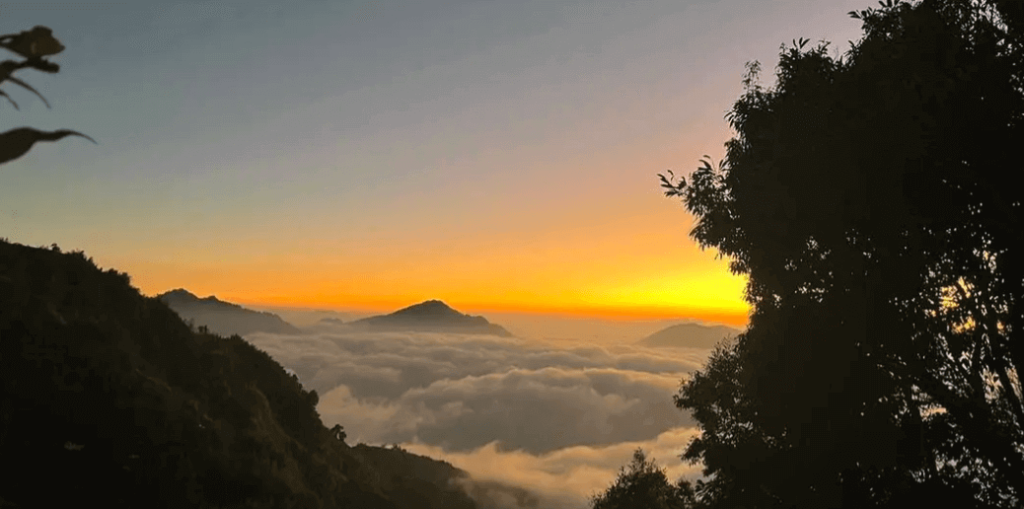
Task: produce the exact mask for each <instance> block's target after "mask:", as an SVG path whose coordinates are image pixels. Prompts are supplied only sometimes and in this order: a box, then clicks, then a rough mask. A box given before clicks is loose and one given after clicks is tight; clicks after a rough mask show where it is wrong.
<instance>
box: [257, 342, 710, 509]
mask: <svg viewBox="0 0 1024 509" xmlns="http://www.w3.org/2000/svg"><path fill="white" fill-rule="evenodd" d="M246 339H247V340H249V341H250V342H251V343H253V344H254V345H255V346H257V347H258V348H260V349H262V350H264V351H266V352H267V353H268V354H270V355H271V356H272V357H274V358H275V359H276V360H277V361H278V362H280V363H281V364H282V365H283V366H285V367H286V368H288V369H289V370H292V371H294V373H295V374H296V375H297V376H298V378H299V380H300V382H302V384H303V386H305V387H306V388H307V389H315V390H316V391H317V394H319V395H320V403H319V405H318V407H317V409H318V411H319V412H320V415H321V418H322V420H323V422H324V424H325V425H327V426H328V427H330V426H333V425H334V424H341V425H342V426H344V428H345V431H346V433H347V434H348V438H347V442H349V443H350V444H352V443H359V442H363V443H368V444H374V445H384V444H399V445H401V446H402V447H403V448H405V449H406V450H409V451H410V452H413V453H416V454H422V455H426V456H430V457H432V458H436V459H440V460H444V461H448V462H449V463H451V464H453V465H454V466H456V467H458V468H461V469H463V470H465V471H467V472H468V473H469V474H470V475H471V476H472V479H473V482H474V483H476V486H475V488H476V489H475V493H476V494H477V497H478V499H479V500H481V501H484V500H486V501H485V503H484V504H482V505H486V506H489V507H492V508H504V507H537V508H541V509H547V508H552V509H553V508H556V507H557V508H565V509H573V508H584V507H587V501H588V498H589V496H590V495H593V494H596V493H599V492H602V491H603V490H604V489H606V488H607V487H608V485H609V484H610V483H611V482H613V481H614V480H615V477H616V475H617V473H618V471H619V469H620V468H621V467H623V466H625V465H627V464H628V463H629V461H630V459H631V456H632V453H633V451H634V450H635V449H636V448H638V447H641V448H643V450H644V451H645V453H647V455H648V457H649V458H651V457H653V458H655V459H656V460H657V463H658V465H659V466H662V467H666V471H667V474H668V476H669V479H670V480H675V479H677V478H679V477H681V476H685V477H687V478H691V479H692V478H695V477H696V476H698V475H699V467H698V466H691V465H688V464H685V463H683V462H682V460H681V459H680V458H679V455H680V454H681V453H682V451H683V450H684V449H685V447H686V444H687V442H688V441H689V440H690V438H691V437H693V436H694V435H695V433H696V430H695V428H694V423H693V421H692V419H690V417H689V416H688V415H687V414H686V413H685V412H683V411H681V410H680V409H678V408H676V407H675V405H674V404H673V400H672V396H673V394H676V393H677V392H678V389H679V384H680V381H681V380H682V379H683V377H684V376H685V375H686V374H688V373H692V372H693V371H695V370H697V369H699V368H700V367H701V366H702V365H703V362H704V361H705V359H706V358H707V356H708V354H709V353H710V352H709V351H708V350H699V349H686V348H674V349H648V348H643V347H638V346H634V345H631V344H618V345H616V344H608V343H604V344H600V345H597V344H593V343H588V342H584V341H576V340H557V341H550V340H549V341H542V340H534V339H530V340H526V339H521V338H499V337H494V336H480V335H462V334H442V333H413V332H408V333H404V332H403V333H399V332H388V333H384V332H376V333H375V332H365V331H356V330H352V329H349V328H348V327H347V326H345V325H323V326H320V327H318V328H317V329H315V330H310V331H309V332H308V333H307V334H304V335H275V334H260V333H257V334H251V335H248V336H246ZM624 343H625V342H624ZM489 485H494V486H498V485H505V486H509V485H511V486H518V487H522V488H526V489H527V490H529V491H530V492H531V493H532V494H533V495H534V496H532V497H528V498H527V499H521V498H520V499H519V500H517V499H516V498H514V497H511V496H509V495H507V494H505V495H503V494H502V493H501V492H500V490H488V489H487V486H489ZM470 488H473V486H470Z"/></svg>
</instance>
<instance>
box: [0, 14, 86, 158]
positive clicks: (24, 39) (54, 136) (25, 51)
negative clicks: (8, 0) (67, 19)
mask: <svg viewBox="0 0 1024 509" xmlns="http://www.w3.org/2000/svg"><path fill="white" fill-rule="evenodd" d="M0 48H4V49H7V50H8V51H11V52H13V53H17V54H18V55H20V56H22V57H24V58H25V60H23V61H21V62H15V61H13V60H4V61H3V62H0V83H3V82H4V81H10V82H11V83H14V84H16V85H19V86H21V87H23V88H25V89H26V90H28V91H30V92H32V93H33V94H35V95H36V96H38V97H39V98H40V99H41V100H42V101H43V103H44V104H46V107H47V108H49V107H50V103H49V102H47V100H46V98H45V97H43V95H42V94H40V93H39V91H38V90H36V89H34V88H32V86H31V85H29V84H28V83H25V82H24V81H22V80H20V79H18V78H15V77H14V76H12V74H13V73H14V72H15V71H17V70H20V69H25V68H32V69H36V70H37V71H42V72H47V73H51V74H52V73H56V72H58V71H59V70H60V66H59V65H57V64H55V63H53V62H51V61H49V60H47V59H46V58H45V57H48V56H50V55H55V54H57V53H60V52H62V51H64V45H63V44H61V43H60V41H58V40H57V39H56V38H55V37H53V31H52V30H50V29H49V28H47V27H44V26H37V27H35V28H33V29H32V30H26V31H24V32H21V33H18V34H7V35H0ZM0 96H2V97H3V98H5V99H7V101H8V102H10V103H11V105H12V106H14V109H19V108H18V103H16V102H14V99H12V98H11V96H10V95H8V94H7V92H5V91H3V90H0ZM67 136H81V137H82V138H85V139H87V140H89V141H91V142H93V143H96V140H94V139H92V138H90V137H88V136H86V135H84V134H82V133H80V132H77V131H72V130H70V129H61V130H59V131H54V132H45V131H40V130H38V129H34V128H31V127H19V128H17V129H11V130H10V131H7V132H4V133H0V164H3V163H6V162H9V161H13V160H14V159H17V158H19V157H21V156H23V155H25V154H26V153H27V152H28V151H29V150H31V148H32V145H34V144H36V143H37V142H40V141H54V140H59V139H61V138H64V137H67Z"/></svg>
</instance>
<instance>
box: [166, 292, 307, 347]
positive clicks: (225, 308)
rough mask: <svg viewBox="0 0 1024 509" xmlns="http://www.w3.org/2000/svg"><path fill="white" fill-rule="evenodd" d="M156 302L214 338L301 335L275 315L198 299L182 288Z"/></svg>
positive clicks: (222, 302) (210, 299) (215, 298)
mask: <svg viewBox="0 0 1024 509" xmlns="http://www.w3.org/2000/svg"><path fill="white" fill-rule="evenodd" d="M156 298H157V299H159V300H161V301H163V302H164V303H165V304H167V305H168V306H170V308H171V309H173V310H174V311H175V312H176V313H178V314H179V315H181V317H182V318H184V319H185V320H186V321H191V322H193V323H195V325H197V326H205V327H207V328H208V329H209V330H210V331H212V332H214V333H217V334H223V335H226V336H230V335H232V334H238V335H239V336H244V335H246V334H251V333H254V332H268V333H272V334H298V333H300V330H299V328H297V327H295V326H294V325H292V324H290V323H288V322H286V321H285V320H284V319H282V318H281V317H280V316H278V315H276V314H274V313H268V312H266V311H256V310H253V309H249V308H246V307H243V306H241V305H238V304H234V303H232V302H227V301H223V300H220V299H218V298H217V297H216V296H215V295H210V296H207V297H199V296H197V295H195V294H193V293H192V292H189V291H188V290H186V289H184V288H176V289H174V290H170V291H167V292H164V293H161V294H159V295H157V296H156Z"/></svg>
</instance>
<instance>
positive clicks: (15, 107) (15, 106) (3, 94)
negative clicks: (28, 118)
mask: <svg viewBox="0 0 1024 509" xmlns="http://www.w3.org/2000/svg"><path fill="white" fill-rule="evenodd" d="M0 95H2V96H4V97H6V98H7V100H8V101H10V102H11V104H13V105H14V109H16V110H18V111H21V108H19V107H18V103H16V102H14V99H11V96H9V95H7V92H4V91H3V90H0Z"/></svg>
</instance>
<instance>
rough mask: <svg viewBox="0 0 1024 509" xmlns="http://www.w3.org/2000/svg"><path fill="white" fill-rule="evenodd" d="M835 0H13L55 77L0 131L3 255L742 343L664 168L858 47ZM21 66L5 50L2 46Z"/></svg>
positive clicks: (146, 280) (331, 304)
mask: <svg viewBox="0 0 1024 509" xmlns="http://www.w3.org/2000/svg"><path fill="white" fill-rule="evenodd" d="M873 4H874V2H868V1H862V0H859V1H848V0H834V1H829V2H821V1H814V0H717V1H716V0H695V1H684V0H650V1H643V2H624V1H620V0H615V1H611V0H607V1H606V0H598V1H577V0H535V1H534V0H522V1H501V2H499V1H468V0H466V1H457V0H423V1H415V2H413V1H406V2H396V1H391V0H375V1H345V2H341V1H338V2H333V1H332V2H328V1H300V0H295V1H292V2H287V3H285V2H267V1H263V0H249V1H246V2H219V1H208V2H207V1H204V2H173V1H169V0H160V1H143V0H133V1H130V2H92V1H75V2H47V1H45V0H31V1H22V2H2V3H0V23H2V28H0V33H15V32H18V31H21V30H26V29H29V28H30V27H32V26H35V25H45V26H47V27H50V28H52V29H53V31H54V35H55V36H56V37H57V38H58V39H59V40H60V41H61V42H62V43H63V44H64V45H65V46H66V47H67V49H66V50H65V51H64V52H62V53H60V54H58V55H55V56H53V57H51V59H52V60H53V61H54V62H57V63H58V64H60V65H61V70H60V72H59V73H57V74H53V75H50V74H44V73H39V72H36V71H33V70H23V71H19V72H18V73H17V74H16V76H17V77H19V78H21V79H23V80H25V81H26V82H27V83H29V84H30V85H32V86H33V87H35V88H36V89H37V90H39V92H40V93H42V94H43V95H44V96H45V97H46V98H47V99H48V100H49V102H50V103H51V105H52V108H51V109H47V108H46V106H45V105H44V104H43V102H42V101H40V100H39V99H38V98H36V97H35V96H33V95H32V94H31V93H29V92H28V91H26V90H24V89H20V88H18V87H16V86H15V85H13V84H12V83H4V84H3V90H5V91H7V92H8V93H9V94H11V97H12V98H13V99H14V100H15V101H17V103H18V105H19V106H20V110H15V109H14V107H13V106H11V105H10V104H9V103H7V104H2V105H0V108H4V112H3V115H4V124H6V126H5V127H2V128H0V129H4V130H6V129H7V128H13V127H20V126H33V127H37V128H40V129H45V130H55V129H60V128H70V129H75V130H79V131H81V132H83V133H85V134H87V135H89V136H91V137H92V138H94V139H95V140H97V142H98V145H93V144H91V143H89V142H88V141H86V140H83V139H81V138H74V137H72V138H66V139H64V140H61V141H59V142H57V143H47V144H40V145H37V146H36V147H35V148H34V149H33V150H32V151H30V152H29V153H28V154H27V155H25V156H24V157H22V158H21V159H18V160H16V161H13V162H10V163H8V164H5V165H4V166H3V167H0V236H3V237H6V238H8V239H9V240H11V241H13V242H19V243H22V244H27V245H36V246H49V245H51V244H53V243H56V244H58V245H59V246H60V247H61V248H62V249H64V250H65V251H68V250H83V251H85V252H86V254H87V255H89V256H91V257H92V258H93V259H94V260H95V261H96V262H97V264H99V265H100V266H101V267H104V268H111V267H113V268H116V269H117V270H119V271H122V272H127V273H129V274H130V275H131V277H132V281H133V284H134V285H135V286H136V287H137V288H139V289H140V290H141V291H142V292H143V293H146V294H149V295H155V294H158V293H162V292H164V291H168V290H171V289H174V288H187V289H188V290H190V291H192V292H193V293H196V294H198V295H211V294H212V295H216V296H217V297H218V298H221V299H223V300H228V301H231V302H239V303H244V304H249V305H263V306H286V307H314V308H320V309H357V310H394V309H397V308H399V307H404V306H407V305H411V304H414V303H416V302H420V301H424V300H428V299H440V300H443V301H445V302H446V303H448V304H449V305H451V306H453V307H455V308H456V309H459V310H460V311H463V312H476V313H480V312H485V311H490V312H520V313H531V312H533V313H536V312H546V313H567V314H576V315H591V316H602V317H632V318H640V317H642V318H646V319H660V318H666V317H688V318H693V319H698V320H703V321H711V322H719V323H727V324H732V325H742V324H745V323H746V320H747V313H748V306H747V304H746V303H745V302H744V301H743V298H742V297H743V287H744V284H745V279H744V278H743V277H741V276H736V275H733V274H730V273H729V271H728V265H727V260H723V259H717V258H716V252H715V251H714V250H713V249H708V250H702V249H701V248H700V246H698V245H697V244H696V243H695V242H694V241H693V240H692V239H691V238H690V237H689V236H688V235H689V232H690V229H691V227H692V225H693V218H692V217H690V216H689V215H688V213H687V212H686V210H685V207H684V206H683V205H682V203H681V202H680V201H679V200H677V199H669V198H666V197H665V196H664V195H663V192H662V191H663V190H662V189H661V188H660V186H659V182H658V180H657V177H656V175H657V174H658V173H659V172H664V171H665V170H666V169H672V170H673V171H674V172H675V173H676V174H680V173H682V174H688V173H689V172H690V171H692V170H693V169H695V168H697V167H698V166H699V160H700V159H701V157H702V156H703V155H705V154H707V155H709V156H711V158H712V159H714V160H715V161H718V160H720V159H721V158H722V157H723V156H724V146H723V145H724V143H725V142H726V141H727V140H728V139H729V138H730V137H732V136H733V134H734V133H733V132H732V131H731V129H730V127H729V125H728V123H727V121H726V120H725V119H724V116H725V114H726V113H727V111H728V110H729V109H730V108H731V106H732V104H733V103H734V102H735V101H736V100H737V99H738V98H739V96H740V94H741V93H742V84H741V79H742V76H743V73H744V71H745V68H744V64H745V63H746V62H748V61H752V60H759V61H760V62H761V63H762V67H763V68H764V69H765V71H764V73H763V78H762V81H763V82H765V84H770V83H772V82H773V81H774V77H773V72H774V66H775V64H776V63H777V61H778V53H779V47H780V45H782V44H786V45H790V44H791V41H793V40H795V39H798V38H801V37H805V38H808V39H810V40H811V41H812V42H817V41H819V40H828V41H831V42H832V48H833V53H834V54H839V53H840V52H844V51H846V50H847V49H848V48H849V43H848V41H853V40H856V39H858V38H859V37H860V33H861V26H860V22H859V21H857V20H854V19H851V18H849V16H848V15H847V14H846V13H847V12H849V11H851V10H854V9H863V8H867V7H870V6H872V5H873ZM11 57H14V55H13V54H12V55H11Z"/></svg>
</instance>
